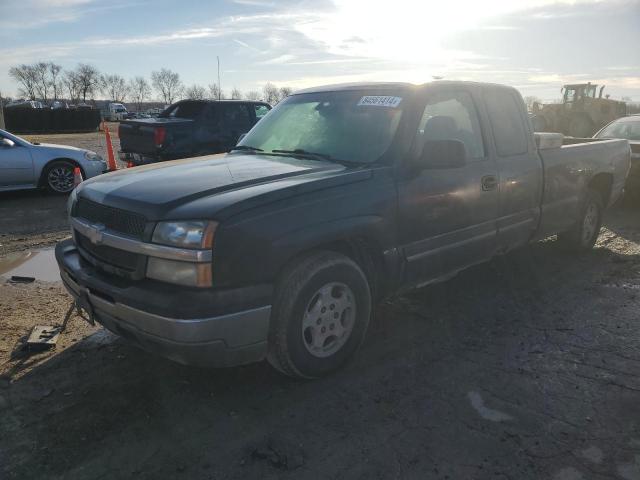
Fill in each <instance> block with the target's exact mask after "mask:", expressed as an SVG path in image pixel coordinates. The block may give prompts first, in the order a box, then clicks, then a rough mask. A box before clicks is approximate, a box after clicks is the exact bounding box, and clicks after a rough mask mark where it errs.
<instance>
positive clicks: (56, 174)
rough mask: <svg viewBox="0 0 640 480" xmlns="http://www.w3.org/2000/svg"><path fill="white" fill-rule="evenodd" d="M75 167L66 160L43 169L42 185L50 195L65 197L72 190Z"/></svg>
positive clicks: (58, 161)
mask: <svg viewBox="0 0 640 480" xmlns="http://www.w3.org/2000/svg"><path fill="white" fill-rule="evenodd" d="M74 168H75V165H74V164H73V163H72V162H70V161H68V160H56V161H55V162H51V163H50V164H49V165H47V167H46V168H45V170H44V172H43V174H42V184H43V185H44V186H45V187H46V188H47V190H48V191H49V192H51V193H55V194H57V195H67V194H68V193H70V192H71V190H73V169H74Z"/></svg>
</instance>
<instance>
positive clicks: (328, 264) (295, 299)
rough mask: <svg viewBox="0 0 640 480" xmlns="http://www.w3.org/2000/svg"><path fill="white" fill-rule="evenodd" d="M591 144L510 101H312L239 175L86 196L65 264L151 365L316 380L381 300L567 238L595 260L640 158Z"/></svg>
mask: <svg viewBox="0 0 640 480" xmlns="http://www.w3.org/2000/svg"><path fill="white" fill-rule="evenodd" d="M575 140H576V139H573V140H570V142H573V141H575ZM575 143H576V144H572V145H570V146H565V145H563V136H562V135H560V134H536V135H535V136H534V134H533V132H532V131H531V126H530V123H529V121H528V119H527V112H526V108H525V104H524V102H523V100H522V97H521V96H520V94H519V93H518V92H517V91H516V90H515V89H513V88H509V87H504V86H499V85H492V84H480V83H467V82H435V83H430V84H426V85H421V86H415V85H409V84H397V83H392V84H353V85H348V86H334V87H324V88H317V89H309V90H305V91H302V92H298V93H296V94H293V95H291V96H289V97H288V98H286V99H285V100H283V101H282V102H280V103H279V104H278V105H277V106H276V107H275V108H274V110H273V111H272V112H270V113H269V114H268V115H267V116H266V117H265V118H264V119H263V120H262V121H260V122H259V123H258V124H257V125H256V126H255V127H254V128H253V129H252V130H251V131H250V132H249V133H248V134H247V135H246V136H245V137H244V138H243V139H242V140H241V141H240V143H239V144H238V146H237V147H235V149H234V151H233V152H231V153H229V154H227V155H224V156H223V155H217V156H211V157H208V158H199V159H191V160H181V161H175V162H167V163H164V164H155V165H147V166H143V167H139V168H135V169H130V170H128V171H127V170H125V171H120V172H117V173H112V174H109V175H107V176H105V177H104V178H97V179H93V180H90V181H88V182H84V183H82V184H81V186H80V187H79V188H77V189H76V190H74V192H76V193H75V194H74V196H73V198H72V199H71V201H70V205H71V209H70V222H71V227H72V230H73V232H74V240H72V239H70V240H66V241H63V242H61V243H60V244H58V246H57V248H56V258H57V261H58V264H59V266H60V272H61V277H62V280H63V282H64V285H65V286H66V288H67V289H68V290H69V292H70V293H71V295H73V297H74V298H76V299H77V300H78V302H79V303H80V305H82V306H83V308H85V309H86V310H87V312H89V315H90V318H92V319H95V320H97V321H98V322H100V323H101V324H102V325H104V326H105V327H106V328H107V329H109V330H111V331H112V332H115V333H117V334H119V335H121V336H123V337H125V338H127V339H129V340H131V341H132V342H134V343H136V344H138V345H140V346H142V347H143V348H145V349H147V350H149V351H154V352H156V353H159V354H160V355H163V356H165V357H168V358H170V359H173V360H176V361H178V362H182V363H187V364H197V365H209V366H227V365H237V364H242V363H248V362H254V361H259V360H262V359H264V358H267V359H268V360H269V362H271V364H272V365H273V366H275V367H276V368H277V369H278V370H280V371H282V372H284V373H286V374H288V375H292V376H296V377H304V378H315V377H319V376H322V375H325V374H327V373H329V372H331V371H333V370H334V369H336V368H338V367H340V366H341V365H343V364H344V363H345V361H347V360H348V359H349V358H350V357H351V356H352V355H353V354H354V352H355V351H356V349H357V348H358V346H359V345H360V344H361V343H362V341H363V339H364V336H365V332H366V331H367V326H368V323H369V318H370V315H371V311H372V308H373V307H374V304H375V302H377V301H379V300H380V299H382V298H385V297H387V296H389V295H391V294H394V293H396V292H402V291H405V290H408V289H411V288H415V287H419V286H422V285H426V284H429V283H432V282H438V281H442V280H445V279H448V278H450V277H451V276H453V275H455V274H456V273H457V272H459V271H461V270H463V269H465V268H467V267H469V266H471V265H475V264H477V263H480V262H483V261H486V260H488V259H490V258H492V257H493V256H495V255H498V254H503V253H505V252H507V251H509V250H512V249H514V248H518V247H521V246H524V245H526V244H528V243H529V242H532V241H536V240H538V239H542V238H546V237H549V236H551V235H554V234H558V240H559V242H560V243H561V244H563V245H564V246H565V247H567V248H570V249H573V250H578V251H584V250H588V249H590V248H592V247H593V245H594V243H595V241H596V239H597V237H598V234H599V232H600V226H601V221H602V213H603V210H604V209H605V208H606V207H607V206H608V205H610V204H612V202H614V201H615V200H616V199H617V198H618V197H619V196H620V194H621V192H622V189H623V186H624V182H625V177H626V175H627V172H628V169H629V145H628V143H627V141H626V140H601V141H591V142H588V143H577V142H575Z"/></svg>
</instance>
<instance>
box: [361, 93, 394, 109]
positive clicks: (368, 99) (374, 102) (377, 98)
mask: <svg viewBox="0 0 640 480" xmlns="http://www.w3.org/2000/svg"><path fill="white" fill-rule="evenodd" d="M401 101H402V97H389V96H386V95H365V96H364V97H362V98H361V99H360V101H359V102H358V105H365V106H368V107H389V108H395V107H397V106H398V105H400V102H401Z"/></svg>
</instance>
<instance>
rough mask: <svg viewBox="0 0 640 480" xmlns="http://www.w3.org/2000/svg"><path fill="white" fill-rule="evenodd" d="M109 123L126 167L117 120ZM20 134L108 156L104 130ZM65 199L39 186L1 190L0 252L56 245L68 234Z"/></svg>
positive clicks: (114, 141) (36, 140)
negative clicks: (33, 188) (7, 190)
mask: <svg viewBox="0 0 640 480" xmlns="http://www.w3.org/2000/svg"><path fill="white" fill-rule="evenodd" d="M107 126H108V128H109V131H110V132H111V143H112V145H113V151H114V155H115V158H116V161H117V163H118V166H119V167H123V166H124V165H122V163H121V162H120V161H119V160H117V158H118V150H120V140H119V139H118V124H117V123H107ZM21 136H22V137H24V138H25V139H27V140H29V141H30V142H40V143H56V144H59V145H71V146H72V147H78V148H86V149H88V150H93V151H94V152H97V153H99V154H100V155H102V157H103V158H107V147H106V140H105V134H104V133H103V132H93V133H68V134H51V135H21ZM66 203H67V197H66V196H60V195H52V194H50V193H47V192H44V191H40V190H32V191H21V192H2V193H0V256H2V255H6V254H8V253H11V252H16V251H21V250H28V249H32V248H39V247H44V246H48V245H54V244H55V243H56V242H57V241H58V240H61V239H62V238H65V237H67V236H69V229H68V226H67V212H66Z"/></svg>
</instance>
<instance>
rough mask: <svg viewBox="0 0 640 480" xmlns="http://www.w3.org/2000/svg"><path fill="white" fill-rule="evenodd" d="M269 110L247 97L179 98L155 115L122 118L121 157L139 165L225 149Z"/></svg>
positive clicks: (119, 131)
mask: <svg viewBox="0 0 640 480" xmlns="http://www.w3.org/2000/svg"><path fill="white" fill-rule="evenodd" d="M269 110H271V105H269V104H268V103H264V102H253V101H248V100H220V101H215V100H182V101H180V102H176V103H174V104H173V105H170V106H169V107H168V108H167V109H166V110H164V111H163V112H162V113H161V114H160V115H159V116H158V118H147V119H139V120H122V121H121V122H120V125H119V127H118V136H119V137H120V159H121V160H124V161H130V162H132V163H133V164H134V165H142V164H145V163H153V162H158V161H164V160H175V159H177V158H187V157H196V156H199V155H207V154H211V153H224V152H228V151H229V150H231V149H232V148H233V147H234V146H235V145H236V143H237V142H238V138H239V137H240V136H241V135H242V134H243V133H247V132H248V131H249V130H251V127H253V126H254V125H255V124H256V123H257V122H258V120H260V119H261V118H262V117H264V116H265V115H266V114H267V112H269Z"/></svg>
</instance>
